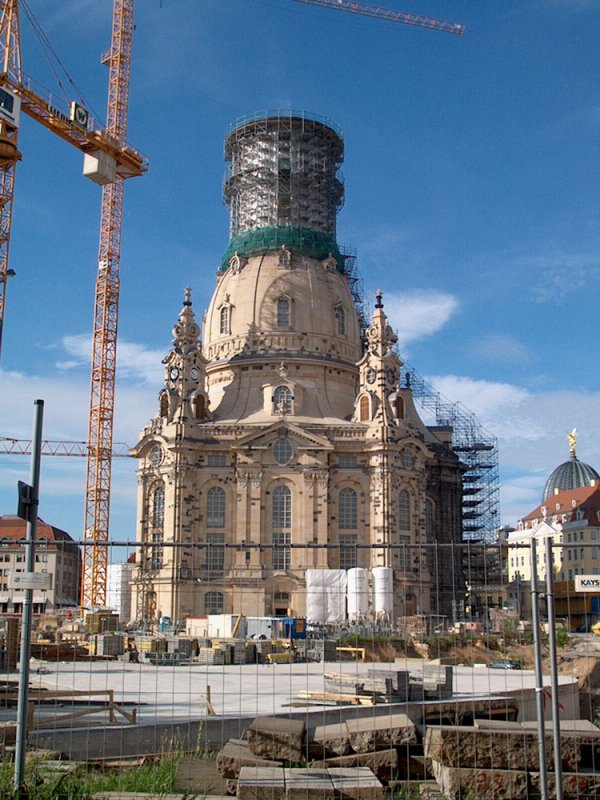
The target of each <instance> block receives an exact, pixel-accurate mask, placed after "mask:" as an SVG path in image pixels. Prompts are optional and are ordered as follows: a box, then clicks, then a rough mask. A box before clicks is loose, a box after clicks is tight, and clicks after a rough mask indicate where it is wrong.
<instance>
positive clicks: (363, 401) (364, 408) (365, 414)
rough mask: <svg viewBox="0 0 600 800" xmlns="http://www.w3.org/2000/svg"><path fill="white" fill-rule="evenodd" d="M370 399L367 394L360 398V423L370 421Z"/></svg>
mask: <svg viewBox="0 0 600 800" xmlns="http://www.w3.org/2000/svg"><path fill="white" fill-rule="evenodd" d="M369 411H370V409H369V398H368V397H367V395H366V394H363V396H362V397H361V398H360V421H361V422H366V421H367V420H368V419H369V416H370V414H369Z"/></svg>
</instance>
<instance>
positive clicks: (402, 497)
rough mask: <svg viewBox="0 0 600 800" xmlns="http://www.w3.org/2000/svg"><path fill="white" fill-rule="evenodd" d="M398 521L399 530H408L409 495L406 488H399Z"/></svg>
mask: <svg viewBox="0 0 600 800" xmlns="http://www.w3.org/2000/svg"><path fill="white" fill-rule="evenodd" d="M398 521H399V524H400V530H402V531H409V530H410V495H409V494H408V492H407V491H406V489H401V490H400V494H399V495H398Z"/></svg>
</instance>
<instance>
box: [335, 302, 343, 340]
mask: <svg viewBox="0 0 600 800" xmlns="http://www.w3.org/2000/svg"><path fill="white" fill-rule="evenodd" d="M335 323H336V328H337V332H338V333H339V334H340V336H343V335H344V334H345V333H346V309H345V308H344V306H336V307H335Z"/></svg>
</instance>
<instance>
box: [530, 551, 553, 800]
mask: <svg viewBox="0 0 600 800" xmlns="http://www.w3.org/2000/svg"><path fill="white" fill-rule="evenodd" d="M529 562H530V571H531V622H532V624H533V650H534V655H535V710H536V718H537V728H538V754H539V760H540V790H541V800H549V798H548V765H547V764H546V731H545V725H544V676H543V674H542V643H541V640H540V611H539V605H538V586H537V583H538V581H537V559H536V542H535V539H534V538H533V537H532V538H531V539H530V548H529Z"/></svg>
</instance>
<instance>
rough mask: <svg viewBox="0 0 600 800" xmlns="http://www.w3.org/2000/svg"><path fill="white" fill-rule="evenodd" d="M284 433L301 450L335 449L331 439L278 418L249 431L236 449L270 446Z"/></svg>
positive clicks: (238, 442) (239, 440)
mask: <svg viewBox="0 0 600 800" xmlns="http://www.w3.org/2000/svg"><path fill="white" fill-rule="evenodd" d="M283 433H284V434H285V435H286V436H287V437H288V438H290V439H291V440H292V441H293V442H294V443H295V445H296V446H297V447H298V448H299V449H300V450H302V449H306V450H333V445H332V444H331V442H330V441H329V439H326V438H325V437H323V436H318V435H316V434H314V433H311V432H308V431H305V430H304V429H303V428H300V427H299V426H297V425H293V424H291V423H290V422H288V421H287V420H278V421H277V422H275V423H274V424H273V425H269V427H268V428H261V430H254V431H251V432H250V433H247V434H246V435H245V436H242V437H240V438H239V439H238V440H237V441H236V442H235V445H234V447H235V448H236V449H239V448H245V447H253V448H257V449H260V448H265V447H268V446H269V445H270V444H271V442H272V441H273V440H274V439H277V438H281V436H282V434H283Z"/></svg>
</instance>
